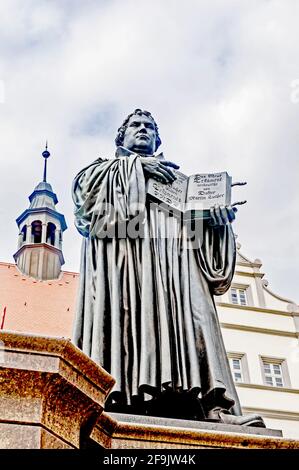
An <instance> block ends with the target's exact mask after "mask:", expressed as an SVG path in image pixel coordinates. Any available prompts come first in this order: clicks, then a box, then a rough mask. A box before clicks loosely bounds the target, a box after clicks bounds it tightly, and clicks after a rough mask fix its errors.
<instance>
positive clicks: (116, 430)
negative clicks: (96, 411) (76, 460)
mask: <svg viewBox="0 0 299 470" xmlns="http://www.w3.org/2000/svg"><path fill="white" fill-rule="evenodd" d="M90 439H91V441H92V442H95V443H98V444H99V445H100V446H102V447H105V448H111V449H207V448H211V449H212V448H232V449H299V441H298V440H295V439H285V438H283V437H281V431H279V430H271V429H265V428H250V427H248V426H234V427H233V426H229V425H224V424H218V423H207V422H201V421H200V422H196V421H192V422H190V421H186V420H176V419H175V420H174V419H169V418H155V417H150V416H139V415H123V414H120V413H109V414H108V413H106V412H103V413H102V415H101V416H100V418H99V420H98V422H97V424H96V426H95V427H94V428H93V430H92V433H91V435H90Z"/></svg>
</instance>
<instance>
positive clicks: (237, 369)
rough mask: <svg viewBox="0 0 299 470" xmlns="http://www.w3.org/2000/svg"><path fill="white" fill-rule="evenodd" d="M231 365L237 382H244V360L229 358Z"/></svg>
mask: <svg viewBox="0 0 299 470" xmlns="http://www.w3.org/2000/svg"><path fill="white" fill-rule="evenodd" d="M229 364H230V368H231V371H232V374H233V379H234V381H235V382H244V374H243V368H242V358H236V357H229Z"/></svg>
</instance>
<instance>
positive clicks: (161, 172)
mask: <svg viewBox="0 0 299 470" xmlns="http://www.w3.org/2000/svg"><path fill="white" fill-rule="evenodd" d="M140 160H141V164H142V166H143V171H144V175H145V176H146V177H147V178H153V179H155V180H156V181H159V182H160V183H164V184H168V183H173V182H174V181H175V180H176V175H175V173H174V172H173V171H172V170H171V169H170V168H169V167H172V168H174V169H175V170H178V169H179V166H178V165H177V164H176V163H173V162H169V161H168V160H159V159H158V158H156V157H140Z"/></svg>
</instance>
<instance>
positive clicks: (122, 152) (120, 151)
mask: <svg viewBox="0 0 299 470" xmlns="http://www.w3.org/2000/svg"><path fill="white" fill-rule="evenodd" d="M134 155H139V154H138V153H136V152H132V151H131V150H129V149H127V148H126V147H122V146H119V147H117V149H116V152H115V157H116V158H118V157H131V156H134ZM139 156H141V155H139ZM147 156H148V157H156V158H158V159H159V160H164V155H163V152H161V153H159V155H147Z"/></svg>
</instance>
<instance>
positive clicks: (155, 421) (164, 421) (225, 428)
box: [109, 412, 282, 437]
mask: <svg viewBox="0 0 299 470" xmlns="http://www.w3.org/2000/svg"><path fill="white" fill-rule="evenodd" d="M109 416H111V418H113V419H115V420H116V421H118V422H121V423H133V424H148V425H151V426H167V427H171V428H185V429H190V430H192V429H194V430H198V429H200V430H202V431H204V430H206V431H220V432H224V433H225V432H232V433H241V434H244V433H246V434H256V435H258V436H279V437H282V432H281V431H280V430H279V429H267V428H257V427H253V426H238V425H232V424H222V423H214V422H208V421H195V420H185V419H172V418H160V417H156V416H140V415H130V414H124V413H111V412H110V413H109Z"/></svg>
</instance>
